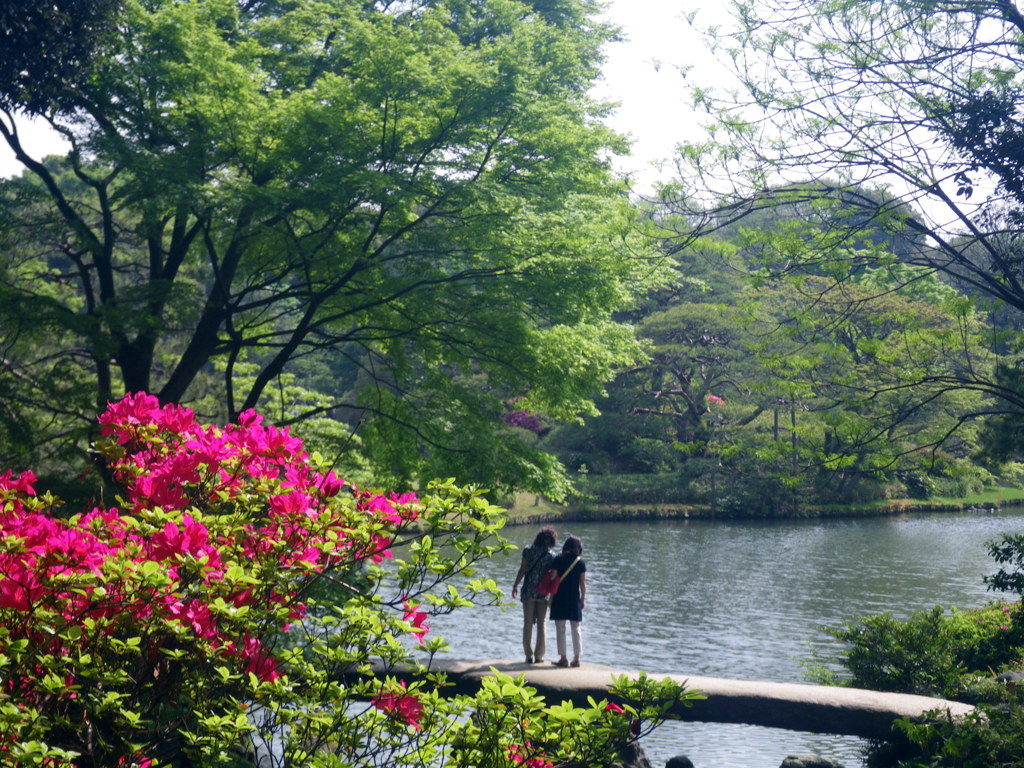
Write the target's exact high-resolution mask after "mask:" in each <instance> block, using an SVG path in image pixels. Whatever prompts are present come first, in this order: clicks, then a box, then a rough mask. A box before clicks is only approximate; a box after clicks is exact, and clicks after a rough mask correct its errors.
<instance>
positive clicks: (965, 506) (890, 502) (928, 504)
mask: <svg viewBox="0 0 1024 768" xmlns="http://www.w3.org/2000/svg"><path fill="white" fill-rule="evenodd" d="M1008 504H1024V489H1020V488H993V489H989V490H986V491H984V492H982V493H978V494H974V495H972V496H966V497H964V498H951V497H945V496H936V497H934V498H930V499H884V500H880V501H872V502H865V503H863V504H826V505H822V506H820V507H816V508H809V509H804V510H802V511H801V514H800V515H797V516H795V517H872V516H880V515H899V514H905V513H908V512H960V511H964V510H969V509H972V508H980V509H991V508H994V507H1002V506H1004V505H1008ZM711 517H714V516H713V515H712V514H711V510H710V508H709V507H708V506H707V505H705V504H596V503H593V502H576V503H572V502H570V503H568V504H554V503H552V502H551V501H548V500H547V499H545V498H543V497H540V496H535V495H533V494H525V493H521V494H517V495H516V497H515V499H514V501H513V503H512V504H511V506H509V507H508V524H509V525H532V524H535V523H547V522H558V521H563V520H564V521H571V520H573V521H578V520H656V519H676V518H711ZM741 517H742V516H736V515H731V516H730V518H731V519H741ZM754 517H755V516H751V518H752V519H753V518H754Z"/></svg>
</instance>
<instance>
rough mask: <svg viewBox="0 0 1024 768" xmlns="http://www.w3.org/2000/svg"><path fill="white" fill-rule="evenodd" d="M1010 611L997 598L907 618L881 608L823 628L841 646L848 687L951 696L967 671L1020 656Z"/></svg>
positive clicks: (987, 668)
mask: <svg viewBox="0 0 1024 768" xmlns="http://www.w3.org/2000/svg"><path fill="white" fill-rule="evenodd" d="M1014 610H1015V606H1013V605H1008V604H1005V603H1002V602H997V603H993V604H991V605H989V606H987V607H985V608H983V609H980V610H974V611H957V610H955V609H954V610H953V611H952V612H951V613H950V614H949V615H947V614H946V613H945V611H944V610H943V609H942V608H941V607H938V606H936V607H935V608H933V609H932V610H930V611H917V612H915V613H914V614H912V615H911V616H910V617H909V618H907V619H897V618H895V617H893V615H892V614H889V613H885V614H881V615H879V616H871V617H867V618H861V619H858V620H856V621H853V622H846V623H845V624H844V625H843V626H842V627H841V628H826V629H825V631H826V632H827V633H828V634H830V635H831V636H832V637H834V638H836V639H837V640H839V641H841V642H843V643H844V644H845V645H846V646H847V648H846V651H845V652H844V654H843V658H842V661H843V665H844V666H845V667H846V669H847V670H848V671H849V673H850V675H851V677H852V680H851V682H852V684H853V685H854V686H857V687H860V688H871V689H874V690H880V691H896V692H901V693H916V694H922V695H928V696H951V697H955V696H958V695H960V694H961V693H962V691H963V684H964V681H965V678H966V677H967V676H968V675H969V674H970V673H973V672H983V673H986V674H987V673H989V672H990V671H991V670H993V669H998V668H1000V667H1002V666H1003V665H1005V664H1007V663H1009V662H1011V661H1014V660H1016V659H1018V658H1019V657H1020V655H1021V652H1022V648H1021V647H1020V646H1019V645H1018V644H1017V643H1016V642H1015V636H1014V634H1013V633H1012V632H1011V626H1010V620H1009V618H1008V617H1009V616H1010V615H1011V614H1012V613H1013V612H1014Z"/></svg>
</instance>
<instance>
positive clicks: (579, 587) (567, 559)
mask: <svg viewBox="0 0 1024 768" xmlns="http://www.w3.org/2000/svg"><path fill="white" fill-rule="evenodd" d="M582 555H583V542H582V541H581V540H580V537H579V536H569V537H567V538H566V540H565V543H564V544H562V554H560V555H558V556H557V557H556V558H555V559H554V560H553V561H552V562H551V567H552V568H554V569H555V570H556V571H558V573H559V575H560V576H561V577H562V578H561V582H560V583H559V585H558V591H557V592H555V594H554V596H553V597H552V598H551V619H552V620H553V621H554V622H555V638H556V640H557V642H558V656H559V658H558V661H556V662H553V663H554V665H555V666H556V667H578V666H579V665H580V652H581V651H582V650H583V635H582V628H581V626H580V622H582V621H583V606H584V605H585V604H586V599H587V564H586V563H585V562H584V561H583V557H582ZM567 621H568V622H569V627H570V630H571V632H572V661H571V662H570V661H569V659H568V658H567V656H566V647H565V622H567Z"/></svg>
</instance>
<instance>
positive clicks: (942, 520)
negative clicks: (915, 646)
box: [431, 508, 1024, 768]
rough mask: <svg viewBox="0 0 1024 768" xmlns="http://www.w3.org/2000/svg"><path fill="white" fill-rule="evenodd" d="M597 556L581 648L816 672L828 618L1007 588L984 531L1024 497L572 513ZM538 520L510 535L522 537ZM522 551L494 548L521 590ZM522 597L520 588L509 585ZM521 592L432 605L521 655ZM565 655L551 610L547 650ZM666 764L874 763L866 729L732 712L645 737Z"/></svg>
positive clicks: (828, 646)
mask: <svg viewBox="0 0 1024 768" xmlns="http://www.w3.org/2000/svg"><path fill="white" fill-rule="evenodd" d="M557 530H558V534H559V546H560V545H561V543H562V539H563V537H564V536H565V534H567V533H573V534H576V535H578V536H580V537H582V539H583V544H584V552H583V557H584V560H585V561H586V563H587V584H588V589H587V608H586V611H585V612H584V622H583V626H584V634H583V643H584V650H583V659H584V661H590V662H595V663H600V664H608V665H611V666H618V667H622V668H625V669H643V670H645V671H647V672H649V673H651V674H658V673H673V674H692V675H706V676H712V677H732V678H740V679H747V680H770V681H777V682H807V678H806V676H805V674H804V669H803V667H802V666H801V662H802V661H806V660H808V659H809V658H810V657H811V654H812V651H813V652H816V653H817V654H819V655H821V656H824V657H826V658H828V657H832V658H834V656H835V651H836V646H835V644H834V643H833V642H832V641H831V639H830V638H829V637H828V636H827V635H825V634H824V633H823V632H822V631H821V630H820V627H821V626H822V625H829V626H837V625H839V624H841V623H842V622H843V620H845V619H850V618H853V617H855V616H862V615H870V614H876V613H882V612H890V613H893V614H895V615H897V616H906V615H908V614H909V613H911V612H913V611H915V610H918V609H923V608H931V607H933V606H935V605H942V606H944V607H947V608H948V607H951V606H957V607H959V608H971V607H976V606H980V605H983V604H984V603H985V602H987V601H988V600H990V599H993V598H994V597H996V595H994V594H993V593H990V592H986V589H985V585H984V584H983V583H982V577H983V576H984V575H986V574H990V573H992V572H994V571H995V570H996V564H995V563H994V561H992V560H991V558H990V557H989V556H988V552H987V549H986V546H985V544H986V542H988V541H990V540H992V539H995V538H997V537H999V536H1000V535H1001V534H1003V533H1024V509H1022V508H1011V509H1005V510H1001V511H998V512H994V513H989V514H985V513H981V514H969V513H939V514H928V515H903V516H899V517H885V518H870V519H843V520H826V521H785V522H751V521H743V522H736V521H703V520H659V521H631V522H626V523H607V522H602V523H571V524H566V525H564V526H558V527H557ZM535 533H536V527H512V528H509V529H507V530H506V532H505V535H506V537H507V538H509V539H510V540H511V541H513V542H515V543H516V544H518V545H520V546H525V545H527V544H529V543H530V542H531V541H532V540H533V536H534V534H535ZM518 565H519V553H518V552H513V553H511V554H510V555H509V556H508V557H495V558H493V559H492V560H490V561H488V562H487V563H485V564H483V566H482V568H481V571H482V573H483V574H485V575H488V576H491V577H493V578H495V579H496V580H497V581H498V583H499V585H500V586H502V588H503V589H504V590H505V591H506V595H507V596H510V595H511V589H512V580H513V578H514V577H515V573H516V570H517V569H518ZM509 599H510V598H509ZM521 616H522V614H521V611H520V608H519V605H518V604H516V605H515V606H514V607H511V608H508V609H505V610H503V609H501V608H497V607H488V608H472V609H467V610H464V611H461V612H458V613H456V614H453V615H451V616H447V617H438V618H436V619H435V620H434V621H433V624H432V627H431V632H432V633H439V634H441V635H443V636H444V637H445V638H446V639H447V640H448V642H449V643H450V644H451V652H450V653H449V657H451V658H456V659H483V658H508V659H515V660H518V659H519V658H520V657H521V656H522V648H521V643H520V635H521V626H522V624H521ZM554 656H555V648H554V626H553V625H552V624H551V623H550V622H549V643H548V657H549V658H551V657H554ZM644 747H645V749H646V751H647V754H648V757H649V758H650V759H651V762H652V763H653V764H654V765H655V766H663V765H664V763H665V761H666V760H667V759H668V758H669V757H671V756H672V755H676V754H686V755H688V756H689V757H690V759H691V760H693V762H694V765H695V766H696V768H778V766H779V764H780V763H781V762H782V760H783V759H784V758H785V757H786V756H787V755H791V754H812V753H813V754H820V755H823V756H825V757H831V758H833V759H836V760H840V761H842V762H843V763H844V764H845V765H846V767H847V768H853V767H854V766H862V765H863V759H862V757H861V749H862V747H863V742H862V741H861V740H860V739H857V738H852V737H846V736H830V735H815V734H807V733H800V732H794V731H787V730H779V729H771V728H760V727H755V726H741V725H728V724H721V725H719V724H703V723H671V724H668V725H666V726H665V727H664V728H662V729H661V730H660V731H658V732H657V733H656V734H655V735H654V736H652V737H651V738H650V739H647V740H645V742H644Z"/></svg>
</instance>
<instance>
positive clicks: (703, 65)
mask: <svg viewBox="0 0 1024 768" xmlns="http://www.w3.org/2000/svg"><path fill="white" fill-rule="evenodd" d="M607 1H608V10H607V17H608V18H609V19H611V20H612V21H613V22H614V23H615V24H617V25H618V26H619V27H621V28H622V29H623V32H624V35H625V37H626V38H627V40H626V41H625V42H622V43H614V44H612V45H610V46H609V47H608V62H607V64H606V67H605V78H604V82H602V83H601V84H600V85H599V86H598V88H597V89H596V93H597V95H598V96H600V97H601V98H603V99H607V100H610V101H617V102H620V103H621V106H620V107H619V109H618V111H617V113H616V114H615V115H614V116H613V117H612V119H611V120H610V121H609V122H610V124H611V126H612V127H613V128H614V129H616V130H618V131H620V132H622V133H625V134H627V135H628V136H630V137H631V138H632V139H633V141H634V142H635V143H634V150H633V156H632V157H631V158H628V159H623V160H622V161H620V162H619V163H618V165H619V167H620V169H621V170H623V171H624V172H629V173H631V174H632V175H633V176H634V179H635V181H636V183H637V185H638V187H639V188H641V189H643V188H648V187H649V186H650V185H651V183H652V182H654V181H656V180H667V179H668V178H669V177H670V176H671V169H670V167H666V168H665V170H664V171H659V170H657V168H656V166H655V165H654V164H655V163H657V162H658V161H664V160H668V159H670V158H671V156H672V150H673V147H674V146H675V145H676V143H678V142H679V141H681V140H683V139H693V138H696V137H697V136H699V126H698V125H697V122H696V120H695V116H694V115H693V113H692V110H691V109H690V108H689V105H688V97H687V92H686V87H685V86H686V80H685V77H684V75H683V74H681V73H680V67H685V66H694V67H695V71H694V75H695V76H696V77H698V78H700V79H701V80H702V81H704V82H706V78H707V68H708V66H710V57H709V56H708V55H707V53H706V51H705V50H704V48H703V46H702V43H701V42H700V40H699V38H698V37H697V35H696V34H695V33H694V32H693V31H692V30H691V29H690V28H689V25H688V24H687V22H686V21H685V20H684V19H683V12H684V11H685V10H686V9H687V7H690V8H692V7H693V5H694V0H607ZM21 131H22V138H23V141H24V142H25V145H26V147H27V148H28V150H29V151H30V152H31V153H32V154H33V155H34V156H35V157H42V156H44V155H47V154H54V153H57V152H61V151H63V148H62V144H61V142H60V140H59V139H58V138H57V137H56V136H55V135H54V134H53V133H51V132H50V131H49V130H48V129H47V128H46V127H45V126H44V125H39V124H33V125H23V126H21ZM20 171H21V166H20V164H19V163H17V161H15V160H14V158H13V156H12V155H11V154H10V151H9V150H8V149H7V147H6V145H3V143H2V142H0V176H3V177H7V176H11V175H13V174H16V173H18V172H20Z"/></svg>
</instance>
